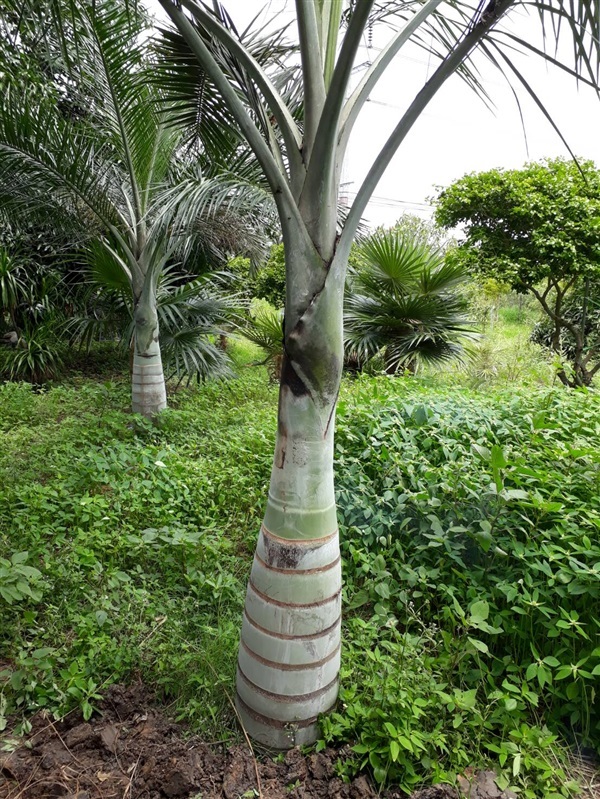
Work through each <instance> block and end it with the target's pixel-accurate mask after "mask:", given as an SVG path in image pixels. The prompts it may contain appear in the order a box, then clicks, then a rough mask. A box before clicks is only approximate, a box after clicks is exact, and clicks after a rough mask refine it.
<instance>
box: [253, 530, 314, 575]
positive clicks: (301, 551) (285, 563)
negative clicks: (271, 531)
mask: <svg viewBox="0 0 600 799" xmlns="http://www.w3.org/2000/svg"><path fill="white" fill-rule="evenodd" d="M263 541H264V544H265V561H266V563H267V564H268V565H269V566H275V567H276V568H278V569H295V568H297V566H298V564H299V563H300V561H301V560H302V557H303V556H304V555H306V553H307V551H308V550H307V548H306V547H301V546H300V547H299V546H297V545H296V544H293V543H291V542H290V543H289V544H281V543H279V542H278V541H273V540H272V539H270V538H268V537H267V536H264V537H263Z"/></svg>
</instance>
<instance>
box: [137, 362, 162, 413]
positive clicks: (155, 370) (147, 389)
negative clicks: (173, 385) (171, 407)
mask: <svg viewBox="0 0 600 799" xmlns="http://www.w3.org/2000/svg"><path fill="white" fill-rule="evenodd" d="M166 407H167V392H166V389H165V376H164V373H163V367H162V361H161V357H160V353H158V354H154V355H152V356H149V357H145V356H144V355H140V354H138V353H137V352H136V353H135V354H134V356H133V372H132V396H131V409H132V410H133V412H134V413H141V414H142V415H143V416H147V417H152V416H155V415H156V414H157V413H160V411H162V410H164V409H165V408H166Z"/></svg>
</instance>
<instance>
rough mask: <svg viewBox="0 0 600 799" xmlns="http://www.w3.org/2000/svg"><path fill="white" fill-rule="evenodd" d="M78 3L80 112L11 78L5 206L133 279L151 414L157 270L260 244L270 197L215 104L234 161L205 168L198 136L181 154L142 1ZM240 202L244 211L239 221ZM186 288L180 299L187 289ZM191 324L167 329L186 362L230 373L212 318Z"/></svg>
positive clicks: (143, 388)
mask: <svg viewBox="0 0 600 799" xmlns="http://www.w3.org/2000/svg"><path fill="white" fill-rule="evenodd" d="M59 5H60V3H59ZM69 9H72V11H73V15H70V14H67V15H66V17H65V19H66V20H67V21H68V22H69V25H70V26H71V27H70V28H69V30H68V33H69V36H76V48H75V50H76V61H75V60H73V61H72V62H71V64H70V73H69V76H70V83H69V92H70V95H71V96H72V97H76V98H77V99H78V102H79V103H80V105H81V106H82V107H83V108H84V109H85V112H84V113H82V114H81V115H80V114H73V113H70V114H65V113H64V112H63V110H61V107H60V105H59V104H58V103H57V100H56V94H57V92H55V91H52V92H49V93H48V94H47V95H45V94H43V93H42V96H41V97H40V92H39V91H38V90H37V84H36V85H35V86H34V88H33V89H32V91H31V92H30V93H28V92H27V90H25V91H24V90H23V87H22V86H21V85H20V83H19V82H18V81H17V82H12V83H11V82H9V83H8V85H7V88H6V95H5V102H4V104H3V107H2V110H1V112H0V185H1V189H0V201H1V202H0V204H1V206H2V208H3V210H4V212H5V213H6V212H7V210H9V211H10V212H11V214H13V215H14V216H15V217H19V216H20V217H21V218H24V217H25V218H31V217H32V216H35V215H37V216H38V217H39V218H40V219H42V220H43V221H44V222H46V223H47V221H48V220H49V219H52V220H54V222H55V224H56V225H57V227H60V228H61V229H63V231H68V232H69V235H71V236H72V240H76V241H81V239H82V236H83V237H84V239H85V241H86V243H87V249H88V251H89V252H90V254H91V255H92V256H93V261H94V270H95V272H96V273H97V274H98V275H100V276H101V279H106V276H108V280H109V282H110V280H112V279H113V277H114V279H115V280H116V281H117V282H119V281H120V283H121V285H122V284H123V281H125V283H126V284H127V286H128V287H129V292H130V294H131V296H132V300H133V302H132V306H133V307H132V313H131V316H132V318H133V342H134V351H133V366H132V371H133V377H132V399H133V401H132V407H133V410H134V411H138V412H140V413H143V414H144V415H146V416H153V415H154V414H156V413H157V412H159V411H160V410H161V409H162V408H164V407H165V406H166V391H165V379H164V371H163V364H162V356H161V350H160V344H159V327H160V321H159V319H160V315H161V314H160V313H159V310H158V304H157V292H158V287H159V284H160V275H161V273H162V272H163V270H164V269H165V268H166V266H167V265H168V264H171V265H172V264H173V263H174V262H182V261H183V262H185V263H186V264H187V265H188V266H187V268H188V270H189V271H190V272H191V268H190V266H189V264H192V265H193V264H195V263H197V262H198V261H203V260H205V259H206V256H207V254H209V253H210V252H211V251H213V250H214V249H215V248H217V249H218V247H219V246H222V242H223V240H225V247H226V248H227V251H228V252H229V253H230V252H231V250H232V249H235V248H236V247H237V246H239V245H240V243H243V244H244V245H247V244H248V242H249V241H252V240H254V242H255V241H256V239H257V238H258V237H257V236H256V234H255V233H252V235H250V234H251V231H252V229H253V228H255V229H257V219H258V217H259V216H260V210H261V209H264V208H265V207H266V205H267V204H268V203H269V202H270V199H268V198H267V197H266V195H265V193H264V191H263V190H262V189H261V187H260V185H257V184H256V183H253V184H251V183H250V182H249V181H248V179H247V177H248V174H249V173H248V167H246V170H247V171H246V173H245V174H242V173H243V167H244V164H246V165H247V163H248V158H247V156H244V153H243V152H242V153H241V154H240V153H238V151H237V150H238V148H237V146H236V142H237V138H236V136H234V135H233V134H231V132H230V130H231V126H229V127H227V126H225V121H224V117H223V115H221V116H220V117H219V116H218V114H217V111H214V108H213V109H212V110H213V111H214V113H215V115H214V116H212V117H211V118H210V119H208V109H206V108H204V106H202V107H201V113H202V112H205V111H206V117H207V122H206V127H207V128H208V134H207V135H208V139H209V141H210V143H211V146H213V147H218V146H222V149H223V155H225V154H229V156H230V158H231V163H230V165H229V169H228V170H227V171H223V170H222V169H220V167H221V164H219V163H217V164H215V165H214V169H213V170H212V171H211V167H210V165H208V169H207V168H206V167H207V164H206V162H203V163H202V167H203V169H202V170H200V169H199V166H198V163H197V162H196V160H197V156H198V153H199V152H200V150H199V145H196V153H195V159H194V162H193V163H191V164H190V163H189V162H187V161H186V160H185V159H183V157H182V154H181V147H182V137H181V134H180V132H179V130H178V129H177V128H175V127H174V126H173V125H168V124H167V122H168V120H167V121H165V118H164V117H163V116H162V115H161V112H160V108H159V100H160V99H161V92H160V90H159V88H158V87H157V86H156V85H155V83H154V82H153V80H152V77H153V74H154V72H153V70H152V65H151V62H150V58H149V55H150V50H149V47H150V45H149V40H148V37H147V21H146V17H145V14H144V13H143V12H142V11H141V9H139V8H135V7H134V4H132V3H121V2H118V0H102V1H101V2H97V3H87V2H86V3H80V4H77V5H76V6H75V5H73V4H69ZM51 10H52V9H51ZM69 36H65V39H66V40H67V41H70V39H69ZM64 68H65V69H66V68H67V67H66V66H65V67H64ZM207 102H208V101H207ZM219 126H221V127H219ZM220 130H223V131H224V132H223V134H222V135H219V131H220ZM230 169H234V171H233V172H232V171H230ZM265 201H267V202H265ZM242 207H243V208H244V209H245V210H246V211H247V212H248V214H249V217H248V219H247V220H245V221H244V222H243V223H242V224H240V222H239V217H240V210H241V209H242ZM267 214H268V211H267ZM215 231H219V233H217V234H215ZM192 268H193V267H192ZM180 274H181V275H183V274H184V271H183V270H180ZM102 276H104V278H102ZM163 285H164V284H163ZM196 288H197V286H196ZM205 288H206V286H204V289H205ZM191 291H192V290H191V289H190V290H189V291H188V296H191ZM177 296H178V298H179V299H180V300H181V298H182V296H183V295H182V292H181V291H179V292H178V293H177ZM204 296H205V299H206V293H205V292H204ZM222 304H223V303H222V302H221V305H222ZM164 307H165V306H164V305H163V308H164ZM170 307H171V308H172V309H173V308H174V306H173V305H171V306H170ZM179 307H180V308H181V307H182V306H181V305H180V306H179ZM189 311H191V306H190V305H189V304H188V312H189ZM217 315H218V314H217ZM206 319H207V317H204V321H206ZM93 321H94V320H93V319H90V322H93ZM201 327H202V333H200V330H201ZM192 328H193V330H194V331H195V332H194V334H191V332H190V331H191V329H192ZM192 328H188V329H187V331H186V334H185V335H184V333H183V331H182V330H179V331H171V333H170V337H169V338H170V345H171V349H173V348H176V349H177V351H178V353H179V356H178V359H177V371H178V372H179V371H180V369H181V368H183V366H184V365H185V364H187V365H189V366H193V365H194V364H195V365H196V369H195V371H196V372H197V373H200V372H202V371H204V372H205V373H206V372H208V373H210V372H211V370H212V371H214V370H216V371H217V373H222V372H223V369H222V367H223V356H220V357H219V358H215V357H211V358H208V357H207V356H208V353H209V351H211V347H210V345H209V344H208V342H206V340H205V339H206V333H207V330H210V331H211V332H215V333H216V332H217V330H216V329H215V328H207V326H206V325H203V326H199V325H192ZM89 330H91V327H88V332H89ZM199 347H200V348H199ZM212 355H214V353H212ZM213 366H214V369H212V367H213ZM204 376H206V375H204Z"/></svg>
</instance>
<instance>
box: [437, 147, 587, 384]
mask: <svg viewBox="0 0 600 799" xmlns="http://www.w3.org/2000/svg"><path fill="white" fill-rule="evenodd" d="M436 218H437V220H438V222H439V223H440V224H442V225H445V226H447V227H453V226H455V225H461V226H462V227H463V230H464V241H463V242H462V243H461V244H460V245H459V247H458V248H456V249H455V250H454V251H453V252H452V253H451V255H450V257H451V258H452V260H453V261H454V262H456V263H461V264H463V265H464V266H465V268H468V269H470V270H472V271H473V272H475V273H478V274H480V275H482V276H484V277H488V278H495V279H496V280H498V281H500V282H501V283H504V284H506V285H508V286H510V287H511V288H512V289H514V290H515V291H517V292H521V293H524V292H529V293H531V294H532V295H533V296H534V297H535V298H536V299H537V301H538V303H539V304H540V306H541V308H542V309H543V311H544V313H545V314H546V316H547V317H548V319H549V320H550V322H551V324H552V333H551V336H550V346H551V348H552V350H553V351H554V352H555V353H556V354H557V355H558V356H561V357H562V356H567V357H568V358H569V360H571V362H572V367H573V368H572V370H571V371H567V370H565V369H563V368H561V369H559V372H558V375H559V378H560V379H561V381H562V382H563V383H564V384H565V385H570V386H587V385H589V384H590V383H591V381H592V379H593V377H594V375H595V374H596V372H597V371H598V370H599V369H600V357H599V356H600V351H599V350H598V348H597V343H596V342H595V341H591V340H590V339H589V335H588V333H589V328H588V325H587V323H586V317H587V316H588V314H589V312H590V300H591V299H592V298H591V297H590V294H589V291H588V292H585V291H583V286H584V284H586V285H588V284H589V281H590V280H592V281H593V280H594V279H596V280H597V278H598V277H599V276H600V241H599V238H598V234H599V232H600V172H599V171H598V170H597V169H596V167H595V165H594V163H593V162H592V161H582V162H579V163H576V162H574V161H566V160H564V159H560V158H558V159H554V160H546V161H542V162H540V163H532V164H528V165H527V166H526V167H525V168H524V169H513V170H501V169H492V170H489V171H487V172H480V173H477V174H471V175H466V176H465V177H463V178H461V179H460V180H457V181H455V182H454V183H453V184H452V185H451V186H449V187H448V188H447V189H445V190H444V191H442V192H441V194H440V195H439V197H438V199H437V207H436ZM577 296H578V297H579V298H580V301H581V305H580V313H579V315H574V314H573V313H570V312H569V308H570V306H571V305H572V299H573V298H574V297H577ZM563 333H568V334H569V335H570V336H571V338H572V340H573V342H574V346H572V347H571V348H570V349H569V350H568V351H566V352H565V350H564V347H563V339H564V336H563Z"/></svg>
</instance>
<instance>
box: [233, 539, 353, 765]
mask: <svg viewBox="0 0 600 799" xmlns="http://www.w3.org/2000/svg"><path fill="white" fill-rule="evenodd" d="M340 615H341V565H340V553H339V542H338V534H337V530H336V531H334V532H333V533H330V534H329V535H327V536H325V537H321V538H317V539H312V540H311V539H308V540H286V539H283V538H279V537H278V536H275V535H273V534H272V533H271V532H269V530H267V528H266V527H264V526H263V527H262V529H261V532H260V536H259V540H258V546H257V549H256V554H255V556H254V563H253V566H252V572H251V575H250V581H249V584H248V591H247V594H246V605H245V609H244V619H243V624H242V637H241V644H240V652H239V660H238V676H237V701H236V704H237V709H238V712H239V714H240V717H241V719H242V723H243V725H244V727H245V729H246V731H247V732H248V733H249V735H251V736H252V738H254V739H255V740H257V741H259V742H260V743H263V744H265V745H266V746H270V747H273V748H276V749H289V748H290V747H292V746H298V745H300V744H309V743H312V742H314V741H315V740H316V739H317V737H318V725H317V717H318V716H319V714H321V713H324V712H326V711H327V710H330V709H331V707H332V706H333V705H334V704H335V701H336V699H337V693H338V673H339V666H340Z"/></svg>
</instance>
